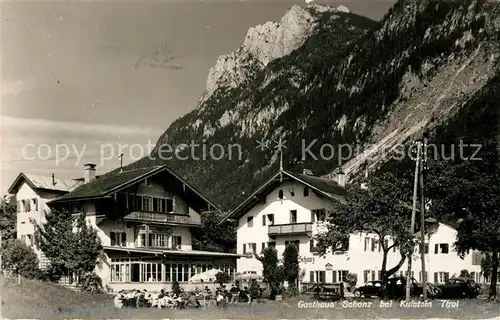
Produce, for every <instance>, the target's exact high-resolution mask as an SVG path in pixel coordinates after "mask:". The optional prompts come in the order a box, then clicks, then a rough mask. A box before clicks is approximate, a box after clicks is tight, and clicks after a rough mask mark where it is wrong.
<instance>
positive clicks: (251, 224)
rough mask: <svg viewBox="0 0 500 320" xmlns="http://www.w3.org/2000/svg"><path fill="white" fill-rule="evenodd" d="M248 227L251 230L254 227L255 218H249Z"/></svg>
mask: <svg viewBox="0 0 500 320" xmlns="http://www.w3.org/2000/svg"><path fill="white" fill-rule="evenodd" d="M247 227H249V228H251V227H253V217H248V218H247Z"/></svg>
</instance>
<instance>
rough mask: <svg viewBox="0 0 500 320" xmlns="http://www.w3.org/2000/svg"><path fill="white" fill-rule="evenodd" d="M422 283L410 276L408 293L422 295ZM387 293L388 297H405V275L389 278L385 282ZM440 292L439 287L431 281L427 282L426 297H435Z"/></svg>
mask: <svg viewBox="0 0 500 320" xmlns="http://www.w3.org/2000/svg"><path fill="white" fill-rule="evenodd" d="M423 287H424V285H423V284H422V283H419V282H417V280H415V278H411V286H410V295H411V296H417V297H419V296H422V294H423V292H424V290H423ZM386 292H387V295H386V298H389V299H403V298H405V297H406V277H394V278H389V279H388V283H387V290H386ZM439 294H440V290H439V288H437V287H436V286H435V285H433V284H432V283H429V282H428V283H427V297H428V298H435V297H437V296H438V295H439Z"/></svg>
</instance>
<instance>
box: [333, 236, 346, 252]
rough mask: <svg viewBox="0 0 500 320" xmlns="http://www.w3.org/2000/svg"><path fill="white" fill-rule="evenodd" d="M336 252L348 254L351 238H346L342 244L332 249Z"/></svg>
mask: <svg viewBox="0 0 500 320" xmlns="http://www.w3.org/2000/svg"><path fill="white" fill-rule="evenodd" d="M332 249H333V251H334V252H346V251H348V250H349V236H346V237H345V238H344V239H343V240H342V241H341V242H339V243H337V244H336V246H335V247H333V248H332Z"/></svg>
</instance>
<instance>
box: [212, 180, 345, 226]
mask: <svg viewBox="0 0 500 320" xmlns="http://www.w3.org/2000/svg"><path fill="white" fill-rule="evenodd" d="M280 173H282V175H283V181H285V180H293V181H297V182H299V183H302V184H303V185H305V186H308V187H309V188H311V189H312V190H314V191H316V192H318V193H320V194H322V195H323V196H325V197H328V198H330V199H332V200H337V201H344V199H345V197H346V195H347V191H346V189H345V188H344V187H342V186H340V185H339V184H338V183H337V182H336V181H335V180H331V179H325V178H320V177H316V176H312V175H306V174H300V173H296V172H291V171H281V172H278V173H277V174H276V175H274V176H273V177H272V178H271V179H269V180H268V181H267V182H266V183H264V184H263V185H262V186H260V187H259V188H258V189H257V190H256V191H255V192H254V193H253V194H251V195H250V196H249V197H248V198H247V199H246V200H245V201H243V202H242V203H241V204H240V205H239V206H238V207H236V209H234V210H233V211H231V212H230V213H228V214H227V215H226V216H225V217H224V218H223V219H222V220H221V221H220V223H223V222H224V221H226V220H227V219H231V218H233V219H237V218H239V217H241V216H243V215H244V214H245V213H247V212H248V211H249V210H250V209H252V208H253V207H254V206H255V205H256V204H257V203H258V202H259V201H260V199H261V198H262V197H263V196H265V195H267V194H268V193H269V192H271V191H272V190H274V189H275V188H277V187H278V186H279V185H281V179H280Z"/></svg>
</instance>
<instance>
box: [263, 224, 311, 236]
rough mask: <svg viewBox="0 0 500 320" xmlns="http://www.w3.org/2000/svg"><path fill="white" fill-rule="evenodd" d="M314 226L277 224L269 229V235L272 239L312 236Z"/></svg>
mask: <svg viewBox="0 0 500 320" xmlns="http://www.w3.org/2000/svg"><path fill="white" fill-rule="evenodd" d="M312 229H313V224H312V223H311V222H303V223H290V224H275V225H272V226H269V227H268V231H267V234H268V235H269V236H270V237H276V236H289V235H301V234H305V235H311V234H312Z"/></svg>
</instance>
